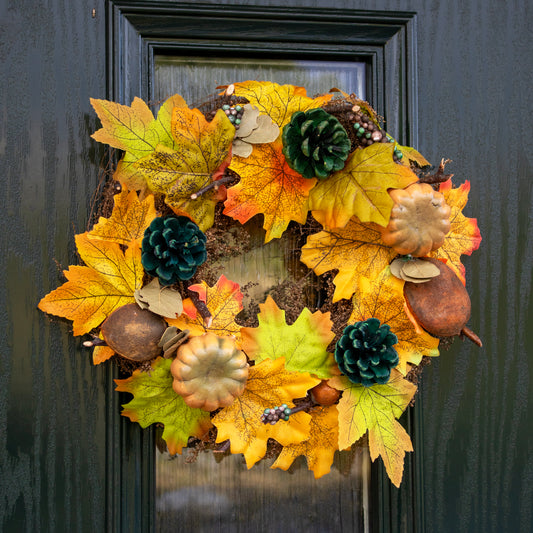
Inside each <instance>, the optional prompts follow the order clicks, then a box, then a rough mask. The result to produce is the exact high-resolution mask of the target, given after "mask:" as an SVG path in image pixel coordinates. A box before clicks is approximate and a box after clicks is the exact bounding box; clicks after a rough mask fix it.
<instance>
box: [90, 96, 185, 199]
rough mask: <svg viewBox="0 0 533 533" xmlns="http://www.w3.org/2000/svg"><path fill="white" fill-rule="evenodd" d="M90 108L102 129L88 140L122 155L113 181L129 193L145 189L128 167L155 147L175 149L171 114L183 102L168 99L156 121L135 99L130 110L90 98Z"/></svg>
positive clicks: (136, 174) (144, 105) (179, 97)
mask: <svg viewBox="0 0 533 533" xmlns="http://www.w3.org/2000/svg"><path fill="white" fill-rule="evenodd" d="M91 104H92V106H93V108H94V110H95V111H96V114H97V115H98V117H99V118H100V121H101V122H102V126H103V127H102V128H101V129H99V130H98V131H96V132H95V133H94V134H93V135H92V138H93V139H95V140H96V141H98V142H101V143H104V144H109V145H110V146H112V147H114V148H118V149H119V150H124V152H126V153H125V154H124V156H123V158H122V159H121V160H120V162H119V164H118V166H117V170H116V172H115V176H114V177H115V179H117V180H119V181H120V182H121V183H123V184H124V185H126V186H127V187H129V188H130V189H132V190H139V189H143V188H145V186H146V184H145V182H144V179H143V177H142V176H140V175H139V174H138V172H137V170H135V169H134V168H132V164H133V163H134V162H135V161H137V159H139V158H141V157H144V156H146V155H148V154H149V153H150V152H153V151H154V150H155V149H156V147H157V145H160V144H161V145H164V146H166V147H168V148H176V141H175V140H174V138H173V137H172V134H171V132H170V129H171V116H172V110H173V109H174V108H175V107H187V104H186V103H185V100H183V98H182V97H181V96H180V95H178V94H176V95H174V96H172V97H170V98H169V99H168V100H166V101H165V102H164V103H163V105H162V106H161V109H160V110H159V113H158V114H157V119H154V116H153V114H152V112H151V111H150V108H149V107H148V106H147V105H146V103H145V102H144V101H143V100H141V99H140V98H137V97H135V98H134V99H133V102H132V104H131V106H125V105H121V104H117V103H116V102H109V101H107V100H96V99H94V98H91Z"/></svg>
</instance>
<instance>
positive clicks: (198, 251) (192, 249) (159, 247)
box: [141, 215, 207, 285]
mask: <svg viewBox="0 0 533 533" xmlns="http://www.w3.org/2000/svg"><path fill="white" fill-rule="evenodd" d="M205 241H206V237H205V235H204V234H203V233H202V231H201V230H200V228H199V227H198V226H197V225H196V224H195V223H194V222H193V221H192V220H190V219H189V218H187V217H184V216H174V215H168V216H163V217H157V218H154V220H153V221H152V222H151V224H150V226H148V228H147V229H146V231H145V232H144V237H143V241H142V254H141V262H142V265H143V267H144V269H145V270H146V272H147V273H148V274H150V275H151V276H154V277H158V278H159V282H160V283H161V285H172V284H173V283H176V282H177V281H180V280H181V281H184V280H188V279H191V278H192V276H193V275H194V273H195V272H196V269H197V267H198V266H200V265H201V264H202V263H203V262H204V261H205V260H206V257H207V253H206V250H205Z"/></svg>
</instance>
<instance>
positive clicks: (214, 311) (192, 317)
mask: <svg viewBox="0 0 533 533" xmlns="http://www.w3.org/2000/svg"><path fill="white" fill-rule="evenodd" d="M189 289H190V290H193V291H195V292H197V293H198V296H199V298H200V300H201V301H202V302H204V303H205V304H206V306H207V309H209V312H210V313H211V316H212V321H211V324H210V325H209V326H206V325H205V323H204V319H203V318H202V317H201V316H200V314H199V313H198V312H197V311H196V308H195V307H194V304H193V303H192V301H191V299H190V298H187V299H186V300H184V301H183V314H181V315H180V316H179V317H178V318H175V319H167V322H168V324H169V325H171V326H176V327H177V328H178V329H182V330H183V329H188V330H189V332H190V335H193V336H194V335H203V334H204V333H206V332H208V331H211V332H212V333H215V334H216V335H219V336H224V335H233V336H234V337H235V338H237V340H239V339H240V330H241V326H239V324H237V323H236V322H235V317H236V316H237V315H238V314H239V313H240V311H241V310H242V298H243V295H242V292H241V291H240V287H239V284H238V283H235V282H233V281H230V280H229V279H227V278H226V277H225V276H224V275H222V276H220V278H219V280H218V281H217V282H216V284H215V285H213V287H209V285H207V283H206V282H205V281H202V282H201V283H199V284H197V285H191V286H190V287H189Z"/></svg>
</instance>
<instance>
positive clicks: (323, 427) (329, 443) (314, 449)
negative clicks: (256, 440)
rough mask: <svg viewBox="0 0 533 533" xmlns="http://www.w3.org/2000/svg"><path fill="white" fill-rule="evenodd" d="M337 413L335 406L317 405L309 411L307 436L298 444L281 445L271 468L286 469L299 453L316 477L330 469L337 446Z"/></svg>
mask: <svg viewBox="0 0 533 533" xmlns="http://www.w3.org/2000/svg"><path fill="white" fill-rule="evenodd" d="M338 417H339V413H338V411H337V406H335V405H332V406H330V407H317V408H315V409H313V411H312V412H311V423H310V428H309V437H308V438H307V439H306V440H304V441H303V442H300V443H298V444H287V445H286V446H283V449H282V450H281V453H280V454H279V456H278V457H277V459H276V461H275V462H274V463H273V464H272V467H271V468H281V469H282V470H288V469H289V468H290V466H291V465H292V463H293V462H294V461H295V459H296V458H297V457H299V456H300V455H304V456H305V457H306V459H307V466H308V467H309V470H312V471H313V472H314V475H315V479H318V478H320V477H322V476H324V475H325V474H327V473H329V471H330V470H331V465H332V463H333V456H334V455H335V451H336V450H337V449H338V446H339V421H338Z"/></svg>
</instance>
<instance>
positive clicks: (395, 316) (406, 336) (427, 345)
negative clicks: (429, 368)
mask: <svg viewBox="0 0 533 533" xmlns="http://www.w3.org/2000/svg"><path fill="white" fill-rule="evenodd" d="M404 283H405V282H404V281H403V280H400V279H398V278H396V277H395V276H393V275H392V274H391V272H390V268H389V267H386V268H385V269H383V270H382V271H381V273H380V274H379V275H378V277H377V278H375V279H372V280H371V279H368V278H365V277H362V278H361V279H360V281H359V287H358V289H357V291H356V293H355V295H354V297H353V300H352V301H353V312H352V314H351V316H350V319H349V320H348V322H349V323H350V324H353V323H355V322H361V321H364V320H367V319H368V318H377V319H379V320H380V322H381V323H382V324H388V325H389V326H390V329H391V332H392V333H394V334H395V335H396V337H397V338H398V344H395V345H394V349H395V350H396V351H397V352H398V356H399V358H400V362H399V363H398V366H397V367H396V368H397V369H398V370H399V371H400V372H401V373H402V374H403V375H405V374H406V373H407V371H408V370H409V369H408V366H407V364H408V363H411V364H413V365H418V364H420V361H421V360H422V357H423V356H430V357H436V356H438V355H439V350H438V345H439V340H438V339H436V338H435V337H432V336H431V335H430V334H429V333H426V332H422V331H419V332H417V331H416V330H415V327H414V326H413V324H412V322H411V321H410V320H409V317H408V316H407V314H406V313H405V310H404V303H405V299H404V296H403V285H404Z"/></svg>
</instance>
